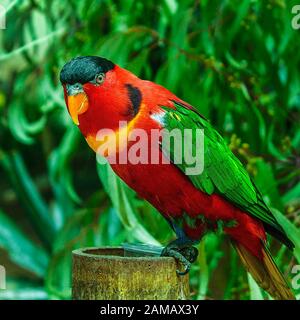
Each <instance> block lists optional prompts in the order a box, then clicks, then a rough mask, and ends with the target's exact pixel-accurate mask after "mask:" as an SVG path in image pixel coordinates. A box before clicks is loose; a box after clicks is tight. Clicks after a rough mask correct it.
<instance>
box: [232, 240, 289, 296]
mask: <svg viewBox="0 0 300 320" xmlns="http://www.w3.org/2000/svg"><path fill="white" fill-rule="evenodd" d="M233 245H234V247H235V248H236V250H237V253H238V255H239V256H240V258H241V260H242V262H243V264H244V266H245V267H246V269H247V270H248V272H250V273H251V275H252V277H253V278H254V280H255V281H256V282H257V283H258V285H259V286H261V287H262V288H263V289H264V290H266V291H267V292H268V293H269V294H270V295H271V296H272V297H273V298H274V299H277V300H295V296H294V294H293V292H292V290H291V289H290V287H289V285H288V283H287V282H286V280H285V279H284V277H283V275H282V273H281V272H280V270H279V269H278V267H277V266H276V264H275V262H274V260H273V258H272V256H271V254H270V252H269V250H268V248H267V247H266V246H265V244H264V243H262V260H261V259H259V258H257V257H255V256H254V255H253V254H252V253H251V252H250V251H248V250H247V249H246V248H245V247H244V246H243V245H241V244H239V243H237V242H235V241H233Z"/></svg>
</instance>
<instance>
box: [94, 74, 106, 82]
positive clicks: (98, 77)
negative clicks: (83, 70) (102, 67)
mask: <svg viewBox="0 0 300 320" xmlns="http://www.w3.org/2000/svg"><path fill="white" fill-rule="evenodd" d="M104 80H105V74H104V73H99V74H97V75H96V77H95V82H96V83H97V84H101V83H103V81H104Z"/></svg>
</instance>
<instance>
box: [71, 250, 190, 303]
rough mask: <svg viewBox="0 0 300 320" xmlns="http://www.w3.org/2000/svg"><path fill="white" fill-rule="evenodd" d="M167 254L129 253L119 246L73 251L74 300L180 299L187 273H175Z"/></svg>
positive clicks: (186, 295) (185, 292) (185, 293)
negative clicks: (156, 255) (153, 255)
mask: <svg viewBox="0 0 300 320" xmlns="http://www.w3.org/2000/svg"><path fill="white" fill-rule="evenodd" d="M177 269H178V265H177V263H176V261H175V260H174V259H173V258H168V257H145V256H143V257H141V256H139V257H136V256H134V257H128V256H126V257H125V256H124V249H122V248H86V249H79V250H75V251H73V275H72V278H73V279H72V282H73V288H72V295H73V299H76V300H129V299H132V300H146V299H162V300H178V299H180V300H183V299H188V298H189V277H188V275H185V276H178V275H177V273H176V270H177Z"/></svg>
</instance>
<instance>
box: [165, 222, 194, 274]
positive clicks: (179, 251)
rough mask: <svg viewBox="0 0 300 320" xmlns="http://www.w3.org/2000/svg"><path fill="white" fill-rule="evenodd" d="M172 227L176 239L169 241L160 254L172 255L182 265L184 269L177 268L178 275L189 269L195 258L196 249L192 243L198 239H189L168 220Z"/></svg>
mask: <svg viewBox="0 0 300 320" xmlns="http://www.w3.org/2000/svg"><path fill="white" fill-rule="evenodd" d="M169 222H170V224H171V226H172V228H173V229H174V231H175V233H176V235H177V239H176V240H174V241H172V242H171V243H169V244H168V245H167V246H166V247H165V248H164V249H163V251H162V253H161V256H165V257H173V258H175V259H176V260H178V261H179V262H181V263H182V264H183V265H184V268H185V269H184V271H179V270H177V273H178V274H179V275H185V274H187V273H188V272H189V271H190V268H191V265H192V263H193V262H195V261H196V260H197V256H198V250H197V248H195V247H194V246H193V245H194V244H196V243H198V242H199V241H194V240H191V239H189V238H188V237H187V236H186V234H185V233H184V232H183V230H182V229H181V228H178V227H177V226H176V225H175V224H174V223H173V222H171V221H169Z"/></svg>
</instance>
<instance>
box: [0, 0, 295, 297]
mask: <svg viewBox="0 0 300 320" xmlns="http://www.w3.org/2000/svg"><path fill="white" fill-rule="evenodd" d="M1 3H2V4H3V5H4V7H5V8H6V9H7V14H6V29H5V30H0V177H1V179H0V207H1V209H0V247H1V249H0V264H2V265H4V266H5V267H6V270H7V276H8V279H7V290H0V298H1V299H9V298H14V299H25V298H26V299H28V298H32V299H48V298H49V299H68V298H70V292H71V290H70V275H71V251H72V250H73V249H75V248H79V247H86V246H102V245H119V244H121V243H122V242H124V241H128V242H138V241H139V242H145V243H154V244H158V243H162V244H166V243H167V242H168V241H170V240H171V239H173V238H174V235H173V233H172V232H171V230H170V229H169V227H168V225H167V223H166V222H165V221H164V220H163V218H162V217H161V216H160V215H159V214H158V213H157V212H156V211H155V210H154V209H153V208H152V207H151V206H150V205H149V204H147V203H145V202H144V201H143V200H141V199H139V198H137V197H136V195H135V194H134V192H132V191H131V190H129V189H128V188H127V187H126V186H125V185H124V184H123V183H122V182H120V181H119V180H118V179H117V178H116V177H115V176H114V175H113V174H112V173H111V171H110V170H109V168H107V167H106V166H103V167H101V168H100V167H98V168H97V166H96V160H95V155H94V153H93V152H92V151H91V150H90V149H89V148H88V146H87V144H86V142H85V141H84V139H83V137H82V136H81V134H80V132H79V130H78V129H77V128H76V126H74V124H73V123H72V121H71V119H70V117H69V115H68V113H67V110H66V108H65V105H64V100H63V91H62V88H61V86H60V83H59V80H58V75H59V71H60V69H61V67H62V66H63V64H64V63H65V62H66V61H68V60H69V59H71V58H73V57H75V56H79V55H99V56H103V57H106V58H109V59H111V60H112V61H114V62H115V63H117V64H119V65H120V66H122V67H125V68H127V69H129V70H131V71H132V72H134V73H136V74H137V75H139V76H140V77H142V78H144V79H150V80H153V81H155V82H157V83H160V84H162V85H164V86H165V87H167V88H168V89H170V90H172V91H173V92H174V93H176V94H177V95H178V96H180V97H181V98H183V99H184V100H186V101H188V102H189V103H191V104H193V105H195V106H196V107H197V108H198V109H199V110H200V112H201V113H202V114H203V115H204V116H206V117H207V118H209V119H210V120H211V123H212V124H213V125H214V126H215V127H216V128H217V129H218V130H219V132H220V133H221V134H222V135H223V136H224V137H225V138H226V140H227V141H228V144H230V147H231V149H232V150H233V151H234V153H235V154H236V155H237V156H238V157H239V158H240V159H241V161H242V162H243V163H244V164H245V166H246V167H247V170H248V171H249V173H250V174H251V176H252V177H253V179H254V181H255V182H256V184H257V186H258V187H259V189H260V190H261V192H262V193H263V194H264V199H265V201H266V202H267V203H268V205H269V206H270V207H273V208H275V209H277V210H278V211H276V216H277V218H278V220H279V221H280V222H281V223H282V225H283V227H284V228H285V230H286V231H287V233H288V234H289V236H290V237H291V239H292V240H293V241H294V242H295V244H296V250H295V252H294V256H293V255H292V254H291V253H290V252H289V251H288V250H287V249H286V248H285V247H280V245H279V243H278V242H276V241H274V240H271V241H270V245H271V251H272V253H273V254H274V256H275V258H276V261H277V263H278V264H279V266H280V268H281V270H282V271H283V272H284V273H285V275H286V277H287V278H288V279H289V281H291V279H292V277H293V274H292V273H291V268H292V267H293V265H295V264H297V263H298V264H299V263H300V232H299V224H300V199H299V194H300V181H299V176H300V153H299V150H300V130H299V127H300V126H299V122H300V121H299V119H300V118H299V116H300V114H299V111H300V75H299V68H300V55H299V46H300V39H299V37H300V33H299V31H297V30H294V29H293V28H292V26H291V20H292V18H293V16H294V15H293V14H292V13H291V9H292V6H293V4H296V3H297V1H284V0H273V1H254V0H252V1H246V0H245V1H240V0H239V1H214V0H212V1H208V0H206V1H196V0H181V1H179V0H162V1H140V0H135V1H134V0H124V1H108V0H106V1H96V0H95V1H74V0H71V1H61V0H51V1H50V0H49V1H47V0H40V1H37V0H35V1H33V0H32V1H29V0H24V1H21V0H20V1H2V2H1ZM99 173H100V174H99ZM199 250H200V255H199V259H198V261H197V262H196V263H195V265H194V266H193V269H192V271H191V287H192V298H193V299H263V298H265V299H266V298H268V296H267V295H266V294H265V293H264V292H262V291H261V290H260V289H259V288H258V287H257V285H256V284H255V283H254V282H253V280H252V279H251V278H249V277H248V276H247V274H246V272H245V270H244V268H243V267H242V266H241V264H240V262H239V260H238V258H237V256H236V254H235V252H234V250H232V249H231V247H230V244H229V242H228V239H226V238H225V237H224V236H223V235H222V234H217V235H213V234H211V235H208V236H207V237H206V238H205V239H204V241H203V242H202V243H201V244H200V246H199ZM298 292H299V290H298Z"/></svg>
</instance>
